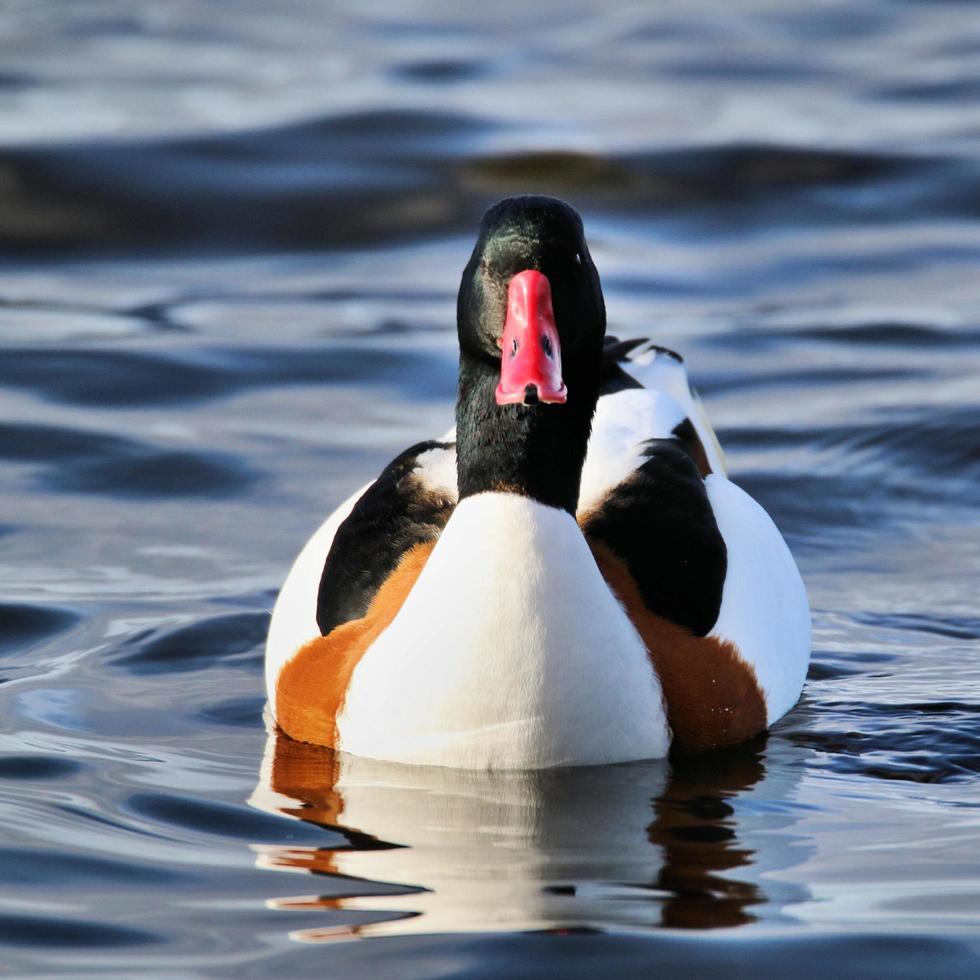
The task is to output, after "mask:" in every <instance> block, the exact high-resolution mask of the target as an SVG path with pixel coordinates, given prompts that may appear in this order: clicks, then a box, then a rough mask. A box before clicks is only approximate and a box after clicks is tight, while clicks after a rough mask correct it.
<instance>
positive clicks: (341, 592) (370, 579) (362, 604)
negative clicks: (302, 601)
mask: <svg viewBox="0 0 980 980" xmlns="http://www.w3.org/2000/svg"><path fill="white" fill-rule="evenodd" d="M454 445H455V444H454V443H447V442H435V441H429V442H420V443H419V444H418V445H416V446H412V447H411V448H410V449H406V450H405V452H403V453H402V454H401V455H400V456H398V457H397V458H396V459H394V460H393V461H392V462H391V463H389V464H388V466H387V467H386V468H385V470H384V471H383V472H382V474H381V475H380V476H379V477H378V479H377V480H375V481H374V483H372V484H371V486H370V487H368V489H367V490H365V491H364V494H363V495H362V496H361V498H360V500H358V501H357V503H356V504H355V505H354V508H353V510H352V511H351V512H350V515H349V516H348V517H347V519H346V520H345V521H344V522H343V523H342V524H341V525H340V527H338V528H337V533H336V534H335V535H334V539H333V544H332V545H331V547H330V551H329V553H328V554H327V558H326V562H325V563H324V566H323V574H322V575H321V576H320V588H319V591H318V593H317V604H316V622H317V625H318V626H319V627H320V633H321V634H322V635H323V636H326V635H327V634H328V633H329V632H330V631H331V630H332V629H334V628H335V627H336V626H339V625H341V624H342V623H347V622H350V621H351V620H352V619H360V618H361V617H362V616H363V615H364V614H365V613H366V612H367V610H368V606H370V604H371V600H372V599H373V598H374V596H375V594H376V593H377V591H378V589H379V588H381V585H382V584H383V583H384V581H385V579H387V578H388V576H389V575H391V573H392V572H393V571H394V569H395V567H396V566H397V564H398V562H399V560H400V559H401V557H402V555H404V554H405V552H406V551H408V549H409V548H412V547H414V546H415V545H417V544H422V543H425V542H429V541H434V540H435V539H436V538H438V537H439V535H440V534H441V533H442V530H443V528H444V527H445V526H446V522H447V521H448V520H449V516H450V515H451V514H452V512H453V510H454V508H455V507H456V500H455V499H454V498H451V497H449V496H448V495H446V494H445V493H444V492H443V491H441V490H436V489H433V488H432V487H427V486H426V485H425V484H424V483H423V481H422V480H421V479H420V478H419V477H418V476H417V475H416V473H415V469H416V467H417V465H418V457H419V456H420V455H421V454H422V453H425V452H428V451H429V450H431V449H443V450H451V449H453V448H454Z"/></svg>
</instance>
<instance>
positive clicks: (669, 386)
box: [625, 347, 728, 474]
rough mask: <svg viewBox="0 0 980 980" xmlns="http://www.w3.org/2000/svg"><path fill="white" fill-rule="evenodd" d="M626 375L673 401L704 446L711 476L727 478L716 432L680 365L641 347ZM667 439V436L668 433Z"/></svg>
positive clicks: (679, 362) (653, 350)
mask: <svg viewBox="0 0 980 980" xmlns="http://www.w3.org/2000/svg"><path fill="white" fill-rule="evenodd" d="M625 366H626V371H627V373H628V374H630V375H632V376H633V377H634V378H636V380H637V381H639V382H640V384H642V385H644V386H645V387H646V388H648V389H649V390H650V391H658V392H660V393H661V394H663V395H667V396H669V397H670V398H673V399H674V401H676V402H677V404H678V405H680V407H681V409H682V411H683V412H684V416H685V417H686V418H689V419H690V420H691V422H692V424H693V425H694V429H695V431H696V432H697V434H698V438H699V439H700V440H701V445H702V446H704V453H705V455H706V456H707V458H708V463H709V465H710V466H711V470H712V472H713V473H722V474H726V473H727V472H728V468H727V467H726V466H725V455H724V453H723V452H722V451H721V446H720V445H719V444H718V437H717V436H716V435H715V430H714V429H713V428H712V427H711V423H710V422H709V421H708V416H707V413H706V412H705V410H704V405H702V404H701V399H700V398H699V397H698V395H697V393H696V392H695V391H694V390H693V389H692V388H691V383H690V381H689V380H688V377H687V368H686V367H684V364H683V362H681V361H678V360H677V359H676V358H674V357H671V356H670V354H665V353H664V352H663V351H658V350H657V349H656V348H655V347H640V348H638V349H637V350H635V351H633V352H632V353H631V354H630V355H629V360H628V362H627V364H626V365H625ZM668 435H669V433H668Z"/></svg>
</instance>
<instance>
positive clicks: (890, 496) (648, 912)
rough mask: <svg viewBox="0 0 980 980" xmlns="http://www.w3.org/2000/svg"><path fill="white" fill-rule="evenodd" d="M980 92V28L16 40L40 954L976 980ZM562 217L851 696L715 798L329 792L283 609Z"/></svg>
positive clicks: (28, 953) (17, 849)
mask: <svg viewBox="0 0 980 980" xmlns="http://www.w3.org/2000/svg"><path fill="white" fill-rule="evenodd" d="M978 92H980V19H978V18H977V17H976V16H975V11H974V10H973V9H972V8H971V7H970V5H968V4H957V3H942V2H934V3H924V2H923V3H912V2H904V3H903V2H884V0H870V2H867V3H863V4H860V5H854V4H848V3H845V2H824V3H820V4H807V5H792V4H787V3H785V2H772V3H765V2H761V0H759V2H748V0H747V2H741V3H737V4H712V3H708V2H705V0H700V2H695V3H688V4H685V5H684V6H683V7H678V6H676V5H667V4H647V5H631V4H626V3H609V4H603V5H601V7H600V8H595V6H594V5H592V4H585V3H561V4H558V3H550V2H548V0H545V2H543V3H540V4H536V5H533V6H529V5H526V4H510V3H502V4H495V5H494V6H493V8H492V9H489V10H487V11H486V12H485V13H484V12H479V11H476V10H465V9H463V10H461V9H459V8H458V6H456V5H447V6H445V7H443V6H440V5H439V4H436V3H422V2H416V3H409V4H402V5H392V4H364V3H358V4H353V3H350V4H340V3H339V4H325V3H316V2H313V0H291V2H287V3H281V4H277V5H275V6H274V7H272V6H270V5H269V4H267V3H258V2H248V0H237V2H231V3H224V4H221V5H207V6H204V5H198V4H194V3H190V2H187V3H183V2H174V3H167V4H155V5H151V4H146V3H142V4H140V3H131V4H126V5H121V4H115V3H110V2H94V0H89V2H80V3H73V4H60V3H53V2H38V0H31V2H16V0H14V2H10V3H7V4H5V5H4V7H3V10H2V11H0V132H2V134H3V136H4V145H3V149H2V150H0V256H2V260H0V332H2V338H3V347H2V356H0V420H2V421H0V457H2V459H3V460H4V465H3V467H2V469H0V525H2V526H0V532H2V550H0V567H2V571H0V582H2V583H3V598H2V602H3V605H2V609H0V677H2V680H3V684H2V686H0V698H2V707H0V718H2V736H0V737H2V752H3V755H2V756H0V793H2V808H3V809H2V814H3V826H4V833H3V840H2V844H0V866H2V867H0V882H2V889H0V900H2V905H0V941H2V942H3V944H4V946H5V952H4V964H5V967H6V968H7V969H9V970H11V971H12V972H13V973H14V974H17V975H30V974H45V975H49V974H51V973H72V974H73V975H79V976H82V975H84V976H98V977H101V976H106V975H129V976H132V975H137V974H138V975H141V976H164V975H166V976H176V975H180V976H184V975H200V974H202V973H207V974H219V975H224V974H229V973H232V972H234V973H237V974H239V975H249V976H255V975H265V974H276V975H283V976H305V975H313V974H316V975H321V974H327V975H331V976H334V975H351V976H362V975H371V976H485V975H498V976H499V975H506V976H530V975H534V976H541V975H554V976H576V975H578V976H595V975H601V974H605V975H623V974H627V975H651V974H652V973H653V972H654V971H656V972H658V973H659V975H664V976H670V975H674V974H676V973H678V972H681V971H682V972H683V974H684V975H686V976H688V975H689V976H691V977H697V976H709V975H710V976H717V975H718V973H719V971H721V970H724V971H725V974H726V975H727V976H733V977H737V976H745V977H755V976H759V975H760V973H761V972H762V971H764V970H765V971H782V972H783V973H785V974H788V975H791V976H814V977H817V976H820V977H823V976H825V975H827V973H828V971H829V972H832V973H833V974H834V975H835V976H840V977H852V976H853V977H880V976H908V977H920V976H929V977H936V976H942V977H959V976H963V977H967V976H971V977H972V976H975V975H976V974H977V972H978V970H980V957H978V952H980V943H978V940H977V934H978V926H980V857H978V854H980V848H978V842H980V788H978V780H977V773H978V770H980V686H978V683H980V665H978V663H980V662H978V658H977V642H976V641H977V638H978V635H980V619H978V615H977V605H976V599H977V585H976V583H977V581H978V575H980V535H978V533H977V519H976V503H977V490H976V487H977V483H978V478H980V450H978V444H980V441H978V438H977V436H978V418H980V413H978V400H980V386H978V383H977V376H978V372H977V367H978V358H977V355H978V351H980V278H978V276H977V273H976V269H977V263H978V260H980V206H978V202H980V163H978V153H977V150H978V148H980V102H978V100H977V94H978ZM522 190H534V191H540V192H551V193H557V194H560V195H562V196H565V197H566V198H568V199H569V200H571V201H572V202H573V203H574V204H575V205H576V206H577V207H579V208H580V210H581V211H582V212H583V213H584V215H585V218H586V223H587V228H588V230H589V233H590V240H591V242H592V250H593V254H594V256H595V259H596V262H597V264H598V266H599V268H600V271H601V273H602V275H603V281H604V285H605V290H606V297H607V304H608V308H609V313H610V326H611V329H612V330H613V331H614V332H616V333H618V334H620V335H626V336H636V335H652V336H654V337H655V338H656V339H658V340H659V341H660V342H662V343H665V344H668V345H670V346H673V347H676V348H678V349H680V350H681V351H682V352H683V353H684V354H685V355H686V356H687V358H688V362H689V365H690V367H691V371H692V374H693V376H694V379H695V381H696V383H697V384H698V385H699V387H700V389H701V391H702V394H703V395H704V397H705V399H706V401H707V404H708V408H709V411H710V414H711V416H712V418H713V420H714V422H715V425H716V427H717V428H718V430H719V433H720V436H721V439H722V442H723V444H724V445H725V446H726V448H727V451H728V454H729V460H730V463H731V467H732V470H733V472H734V475H735V478H736V479H737V480H738V482H740V483H741V484H742V485H743V486H745V487H746V488H747V489H748V490H749V491H750V492H752V493H753V494H754V495H755V496H757V498H758V499H759V500H760V501H761V502H762V503H763V504H764V505H765V506H766V508H767V509H768V510H769V512H770V513H771V514H772V515H773V516H774V518H775V519H776V521H777V523H778V524H779V525H780V527H781V528H782V529H783V531H784V533H785V535H786V537H787V539H788V541H789V543H790V546H791V547H792V549H793V552H794V554H795V555H796V556H797V559H798V561H799V563H800V566H801V570H802V572H803V575H804V578H805V580H806V583H807V587H808V589H809V593H810V598H811V603H812V606H813V610H814V658H813V667H812V670H811V674H810V679H809V681H808V684H807V687H806V690H805V692H804V696H803V700H802V702H801V703H800V705H799V706H798V707H797V708H796V709H795V710H794V711H793V712H792V713H791V714H790V715H789V716H788V717H787V718H786V719H785V720H784V721H782V722H781V723H780V724H778V725H777V726H776V727H775V729H774V731H773V732H772V733H771V735H769V736H768V738H762V739H760V740H759V741H758V742H756V743H753V744H751V745H748V746H745V747H743V748H742V749H740V750H738V751H734V752H730V753H726V754H724V755H723V756H721V757H720V758H707V759H703V760H701V761H699V762H697V763H695V764H687V765H684V766H675V767H674V768H669V767H667V766H666V765H664V764H660V763H649V764H638V765H628V766H617V767H608V768H599V769H594V770H580V771H570V772H563V773H562V772H557V773H546V774H536V775H520V774H508V775H499V776H479V775H473V774H452V773H443V772H435V773H433V772H427V771H414V770H410V769H409V770H404V769H399V768H397V767H385V766H380V765H376V764H369V763H363V764H361V765H359V766H356V767H354V768H353V769H352V770H351V771H350V773H348V774H347V775H346V776H345V778H344V780H343V781H342V782H340V783H338V782H337V781H336V778H335V767H334V766H333V762H332V760H331V759H330V758H329V757H328V756H326V755H325V754H321V753H317V752H311V751H309V750H303V749H301V748H298V747H296V746H290V745H289V744H279V745H277V744H275V742H274V741H271V742H269V744H266V735H265V731H264V729H263V725H262V717H261V715H262V705H263V685H262V675H261V656H262V642H263V638H264V634H265V630H266V628H267V623H268V613H269V609H270V608H271V604H272V601H273V598H274V595H275V593H276V590H277V589H278V586H279V584H280V583H281V581H282V578H283V576H284V574H285V571H286V569H287V567H288V564H289V562H290V561H291V559H292V558H293V556H294V555H295V554H296V552H297V551H298V549H299V547H300V545H301V544H302V543H303V541H304V540H305V539H306V537H307V536H308V534H309V533H310V532H311V531H312V530H313V528H314V527H315V526H316V525H317V524H318V522H319V521H320V519H321V518H322V517H323V516H324V515H325V514H326V513H327V512H328V511H329V510H330V509H332V507H333V505H334V504H336V503H337V502H338V501H339V500H340V499H342V498H343V497H344V496H345V495H346V494H347V493H349V492H350V491H351V489H353V488H354V487H356V486H358V485H359V484H361V483H362V482H364V481H365V480H366V479H368V478H369V477H370V476H372V475H373V474H374V473H376V472H377V471H378V469H379V467H380V466H381V465H383V464H384V462H386V461H387V460H388V459H390V458H391V457H392V456H393V455H394V454H395V453H396V452H397V451H399V450H400V449H401V448H403V447H404V446H406V445H408V444H410V443H412V442H415V441H417V440H418V439H420V438H425V437H428V436H430V435H432V434H435V433H438V432H441V431H443V430H444V429H445V428H446V425H447V423H448V420H449V418H450V415H451V405H452V399H453V394H454V385H455V379H454V367H455V365H454V361H455V349H454V336H453V329H452V327H453V302H454V291H455V288H456V285H457V282H458V276H459V273H460V271H461V269H462V266H463V264H464V262H465V259H466V257H467V255H468V250H469V248H470V246H471V243H472V237H473V234H474V230H475V225H476V222H477V220H478V217H479V214H480V213H481V211H482V208H483V207H484V206H485V205H486V204H488V203H489V202H491V201H492V200H494V199H496V198H497V197H500V196H503V195H505V194H509V193H513V192H516V191H522ZM263 759H264V760H265V761H264V762H263Z"/></svg>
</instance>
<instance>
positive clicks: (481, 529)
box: [338, 493, 669, 769]
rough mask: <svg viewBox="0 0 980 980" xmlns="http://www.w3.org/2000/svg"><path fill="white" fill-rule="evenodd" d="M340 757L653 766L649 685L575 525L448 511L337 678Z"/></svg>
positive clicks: (488, 497) (486, 505)
mask: <svg viewBox="0 0 980 980" xmlns="http://www.w3.org/2000/svg"><path fill="white" fill-rule="evenodd" d="M338 730H339V735H340V747H341V748H342V749H343V750H345V751H347V752H351V753H353V754H355V755H362V756H366V757H368V758H374V759H385V760H389V761H393V762H406V763H414V764H428V765H440V766H454V767H459V768H472V769H490V768H495V769H508V768H510V769H519V768H546V767H549V766H560V765H587V764H596V763H606V762H623V761H628V760H633V759H650V758H661V757H663V756H664V755H665V754H666V752H667V749H668V746H669V732H668V728H667V723H666V719H665V715H664V708H663V699H662V695H661V691H660V685H659V682H658V681H657V679H656V676H655V675H654V673H653V670H652V669H651V666H650V661H649V659H648V657H647V653H646V649H645V648H644V646H643V642H642V641H641V640H640V637H639V636H638V635H637V633H636V630H635V629H634V628H633V626H632V624H631V623H630V621H629V619H628V618H627V616H626V614H625V613H624V612H623V609H622V608H621V607H620V605H619V604H618V603H617V601H616V600H615V598H614V597H613V595H612V593H611V592H610V590H609V588H608V587H607V586H606V583H605V581H604V580H603V578H602V576H601V574H600V573H599V570H598V568H597V567H596V564H595V561H594V559H593V558H592V554H591V552H590V551H589V548H588V545H587V544H586V542H585V539H584V537H583V536H582V533H581V531H580V530H579V528H578V525H577V524H576V523H575V521H574V520H573V519H572V517H571V516H570V515H569V514H567V513H565V512H564V511H560V510H557V509H556V508H552V507H546V506H544V505H543V504H539V503H537V502H535V501H533V500H531V499H529V498H527V497H523V496H518V495H514V494H502V493H487V494H479V495H477V496H475V497H470V498H468V499H467V500H465V501H463V502H462V503H461V504H460V505H459V506H458V507H457V508H456V510H455V512H454V513H453V516H452V517H451V518H450V520H449V523H448V524H447V526H446V529H445V530H444V531H443V533H442V536H441V537H440V539H439V541H438V543H437V544H436V547H435V549H434V550H433V552H432V555H431V557H430V558H429V560H428V562H427V563H426V565H425V568H424V569H423V570H422V573H421V575H420V576H419V578H418V580H417V582H416V583H415V586H414V587H413V589H412V590H411V592H410V593H409V595H408V598H407V599H406V600H405V603H404V605H403V606H402V608H401V610H400V612H399V613H398V615H397V616H396V617H395V619H394V621H393V622H392V624H391V626H389V627H388V629H387V630H386V631H385V632H384V633H383V634H382V636H381V637H380V638H379V639H378V640H377V641H376V642H375V643H374V644H373V645H372V646H371V648H370V649H369V650H368V651H367V653H366V654H365V656H364V657H363V659H362V660H361V662H360V663H359V664H358V666H357V668H356V669H355V671H354V675H353V677H352V679H351V684H350V688H349V690H348V693H347V698H346V701H345V704H344V710H343V712H342V713H341V716H340V718H339V720H338Z"/></svg>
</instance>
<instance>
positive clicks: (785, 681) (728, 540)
mask: <svg viewBox="0 0 980 980" xmlns="http://www.w3.org/2000/svg"><path fill="white" fill-rule="evenodd" d="M705 487H706V488H707V491H708V499H709V500H710V502H711V508H712V510H713V511H714V514H715V520H716V521H717V522H718V529H719V530H720V531H721V536H722V537H723V538H724V539H725V544H726V546H727V548H728V572H727V574H726V576H725V590H724V592H723V594H722V601H721V612H720V613H719V615H718V621H717V622H716V623H715V626H714V628H713V629H712V630H711V633H710V635H711V636H716V637H718V638H719V639H725V640H731V641H732V642H733V643H734V644H735V645H736V646H737V647H738V649H739V652H740V653H741V654H742V656H743V657H744V658H745V660H746V661H748V662H749V663H750V664H752V666H753V667H754V668H755V672H756V676H757V677H758V679H759V684H760V686H761V687H762V690H763V693H764V694H765V697H766V709H767V719H768V721H769V723H770V724H772V722H774V721H776V720H777V719H778V718H781V717H782V716H783V715H784V714H786V712H787V711H789V709H790V708H792V707H793V705H794V704H796V702H797V701H798V700H799V697H800V692H801V691H802V690H803V682H804V680H805V679H806V672H807V665H808V664H809V661H810V607H809V604H808V602H807V597H806V590H805V588H804V586H803V580H802V579H801V578H800V573H799V570H798V569H797V567H796V562H794V561H793V556H792V555H791V554H790V551H789V548H788V547H787V546H786V542H785V541H784V540H783V537H782V535H781V534H780V533H779V530H778V528H777V527H776V525H775V524H773V522H772V518H771V517H770V516H769V515H768V514H767V513H766V512H765V511H764V510H763V509H762V507H760V506H759V504H757V503H756V502H755V501H754V500H753V499H752V498H751V497H750V496H749V495H748V494H747V493H746V492H745V491H744V490H742V489H741V488H740V487H737V486H736V485H735V484H734V483H731V482H730V481H729V480H727V479H725V477H723V476H719V475H717V474H714V473H712V474H710V475H709V476H708V478H707V479H706V480H705Z"/></svg>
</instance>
